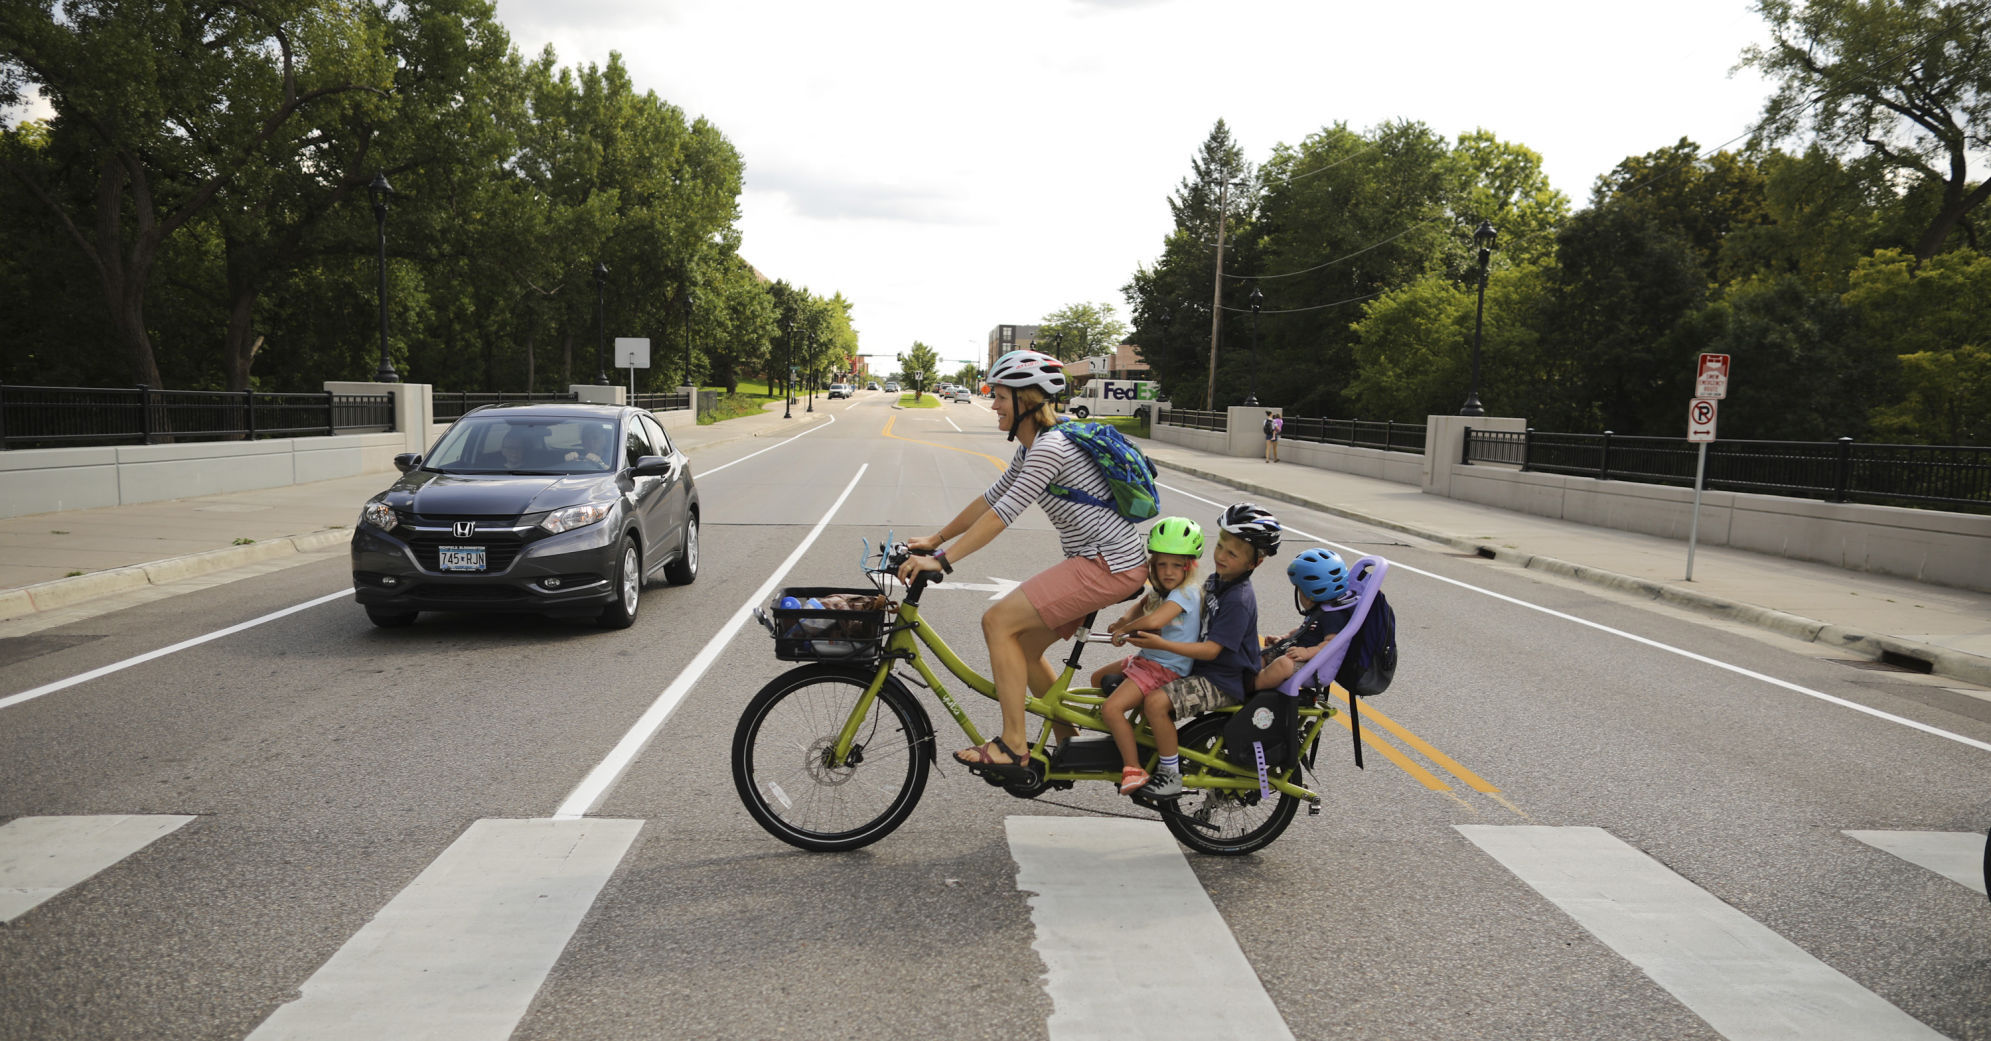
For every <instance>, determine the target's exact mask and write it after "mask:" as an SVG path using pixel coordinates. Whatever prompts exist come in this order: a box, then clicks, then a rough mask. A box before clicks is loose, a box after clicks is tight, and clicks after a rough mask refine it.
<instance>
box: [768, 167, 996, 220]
mask: <svg viewBox="0 0 1991 1041" xmlns="http://www.w3.org/2000/svg"><path fill="white" fill-rule="evenodd" d="M746 189H747V190H748V191H750V192H754V191H759V192H772V193H777V194H780V195H781V196H783V197H784V198H786V199H787V200H788V202H789V204H790V205H791V206H793V207H794V211H795V213H796V214H797V215H799V216H802V217H807V218H810V219H814V220H879V221H904V222H907V223H914V224H944V225H971V224H979V223H981V221H979V220H977V219H975V218H974V217H973V216H972V215H970V214H969V213H968V210H967V200H965V199H962V198H960V197H958V196H956V195H953V194H951V193H949V192H945V191H940V190H935V189H932V188H924V187H917V186H906V185H899V184H891V183H887V182H883V181H862V180H853V179H849V178H844V177H839V176H837V175H835V174H832V173H830V172H828V171H826V170H820V169H801V168H798V167H795V166H793V165H789V164H786V163H781V162H772V163H762V164H755V163H753V162H751V161H749V163H748V165H747V177H746Z"/></svg>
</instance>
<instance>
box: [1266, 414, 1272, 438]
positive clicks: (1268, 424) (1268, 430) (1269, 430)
mask: <svg viewBox="0 0 1991 1041" xmlns="http://www.w3.org/2000/svg"><path fill="white" fill-rule="evenodd" d="M1265 436H1266V437H1271V436H1272V420H1271V417H1269V416H1268V417H1267V418H1266V420H1265Z"/></svg>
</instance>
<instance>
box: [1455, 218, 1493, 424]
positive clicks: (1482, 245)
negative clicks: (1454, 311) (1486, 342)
mask: <svg viewBox="0 0 1991 1041" xmlns="http://www.w3.org/2000/svg"><path fill="white" fill-rule="evenodd" d="M1495 235H1496V232H1494V230H1493V222H1492V221H1485V220H1483V221H1480V222H1479V227H1478V228H1477V229H1475V230H1474V231H1473V244H1474V245H1476V246H1478V247H1479V308H1478V310H1477V311H1475V312H1474V313H1473V382H1472V387H1471V388H1470V389H1469V390H1468V391H1467V392H1466V403H1465V404H1464V405H1462V406H1460V407H1459V415H1462V416H1483V415H1486V409H1485V408H1484V407H1482V406H1481V405H1480V403H1479V335H1480V327H1481V326H1482V325H1483V324H1484V323H1485V321H1486V262H1487V261H1488V260H1490V259H1492V257H1493V240H1494V238H1495Z"/></svg>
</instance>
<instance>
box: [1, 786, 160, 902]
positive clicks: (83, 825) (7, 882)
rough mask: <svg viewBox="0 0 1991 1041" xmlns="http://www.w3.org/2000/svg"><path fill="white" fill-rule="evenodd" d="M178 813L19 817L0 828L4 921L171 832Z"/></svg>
mask: <svg viewBox="0 0 1991 1041" xmlns="http://www.w3.org/2000/svg"><path fill="white" fill-rule="evenodd" d="M193 819H194V818H192V817H188V816H183V815H181V814H174V813H160V814H128V813H124V814H111V815H104V816H76V817H19V818H16V819H14V820H12V821H9V822H8V823H7V824H6V825H5V826H4V827H0V923H4V922H11V921H13V920H14V919H16V918H19V917H21V916H22V915H24V914H27V913H28V912H29V911H31V910H33V909H34V908H35V907H37V906H39V905H40V904H41V903H42V902H43V901H46V900H48V899H49V898H50V897H53V896H55V895H56V894H57V893H60V892H62V891H63V890H65V889H68V888H69V887H70V886H73V885H75V884H76V883H78V882H81V881H83V880H84V879H86V878H89V877H90V876H91V875H94V874H96V873H97V872H99V871H102V870H104V869H105V868H107V867H110V866H111V865H112V864H115V863H117V862H118V861H120V860H123V859H124V858H126V857H128V856H131V855H132V854H133V853H136V852H138V851H139V850H141V849H144V848H145V847H146V846H149V845H151V844H152V843H153V842H154V841H156V840H157V839H159V838H160V837H162V836H165V835H168V834H171V833H172V832H173V831H175V830H176V829H178V828H179V827H180V826H181V825H183V824H185V823H187V822H188V821H190V820H193Z"/></svg>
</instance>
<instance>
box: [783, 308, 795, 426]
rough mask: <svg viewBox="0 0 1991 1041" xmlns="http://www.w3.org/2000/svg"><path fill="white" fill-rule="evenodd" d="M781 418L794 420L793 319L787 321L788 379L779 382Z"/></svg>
mask: <svg viewBox="0 0 1991 1041" xmlns="http://www.w3.org/2000/svg"><path fill="white" fill-rule="evenodd" d="M781 386H782V391H781V418H783V419H794V418H795V319H793V318H790V319H789V320H788V378H787V379H785V380H782V381H781Z"/></svg>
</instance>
